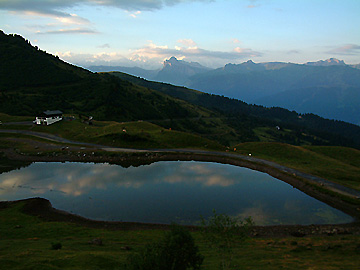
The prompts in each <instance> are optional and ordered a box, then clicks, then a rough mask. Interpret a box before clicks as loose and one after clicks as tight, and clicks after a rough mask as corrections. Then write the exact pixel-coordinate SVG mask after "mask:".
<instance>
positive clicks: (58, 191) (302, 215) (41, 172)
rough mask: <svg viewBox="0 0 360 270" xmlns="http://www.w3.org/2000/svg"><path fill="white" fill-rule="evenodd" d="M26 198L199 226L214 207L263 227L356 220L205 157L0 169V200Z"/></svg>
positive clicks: (105, 215) (114, 216) (102, 214)
mask: <svg viewBox="0 0 360 270" xmlns="http://www.w3.org/2000/svg"><path fill="white" fill-rule="evenodd" d="M29 197H43V198H47V199H49V200H50V201H51V203H52V204H53V206H54V207H55V208H58V209H62V210H65V211H69V212H71V213H75V214H79V215H81V216H84V217H88V218H92V219H98V220H117V221H135V222H154V223H171V222H176V223H181V224H195V223H196V222H197V221H198V220H199V218H200V215H202V216H204V217H207V216H209V215H211V214H212V210H213V209H215V210H216V211H217V212H218V213H226V214H228V215H231V216H239V217H242V218H243V217H248V216H251V217H252V218H253V219H254V220H255V222H256V224H258V225H268V224H324V223H343V222H350V221H352V218H351V217H350V216H348V215H346V214H344V213H342V212H340V211H338V210H336V209H333V208H331V207H329V206H327V205H326V204H324V203H322V202H319V201H317V200H315V199H313V198H311V197H309V196H307V195H306V194H304V193H302V192H300V191H298V190H297V189H294V188H292V187H291V186H290V185H288V184H286V183H284V182H282V181H280V180H277V179H275V178H273V177H271V176H269V175H267V174H264V173H261V172H257V171H253V170H250V169H247V168H241V167H236V166H231V165H224V164H217V163H205V162H181V161H176V162H174V161H169V162H157V163H153V164H151V165H145V166H140V167H129V168H123V167H121V166H117V165H109V164H92V163H34V164H32V165H30V166H29V167H26V168H23V169H20V170H15V171H11V172H9V173H4V174H1V175H0V200H17V199H24V198H29Z"/></svg>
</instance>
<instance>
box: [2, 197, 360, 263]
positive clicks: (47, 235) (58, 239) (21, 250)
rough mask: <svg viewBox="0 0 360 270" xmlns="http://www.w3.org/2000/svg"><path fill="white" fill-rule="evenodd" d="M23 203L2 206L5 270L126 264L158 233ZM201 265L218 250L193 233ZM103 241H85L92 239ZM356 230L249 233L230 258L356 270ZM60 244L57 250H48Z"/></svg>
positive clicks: (217, 257)
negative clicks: (67, 217) (52, 215)
mask: <svg viewBox="0 0 360 270" xmlns="http://www.w3.org/2000/svg"><path fill="white" fill-rule="evenodd" d="M23 206H24V203H18V204H16V205H14V206H12V207H9V208H3V209H0V234H1V236H2V237H1V239H0V246H1V247H2V251H1V253H0V263H1V267H2V268H3V269H13V270H25V269H54V270H55V269H89V270H91V269H125V263H126V260H127V257H128V256H129V255H130V254H133V253H136V252H138V251H139V250H140V248H141V247H143V246H145V245H146V244H147V243H152V242H155V241H156V240H158V239H159V238H161V237H162V236H163V235H164V232H163V231H161V230H154V229H153V230H141V229H139V230H119V231H113V230H106V229H94V228H87V227H81V226H78V225H74V224H70V223H65V222H49V221H43V220H41V219H40V218H39V217H35V216H30V215H27V214H24V213H23V212H22V208H23ZM191 235H192V236H193V237H194V239H195V244H196V245H198V246H199V251H200V253H201V254H202V255H203V256H204V257H205V260H204V263H203V269H207V270H213V269H214V270H215V269H219V263H220V261H221V259H222V258H221V255H220V254H219V252H218V250H216V249H214V248H211V247H210V246H209V244H208V243H207V242H205V240H204V238H203V237H202V235H201V234H200V233H199V232H191ZM96 238H99V239H101V240H102V243H103V244H102V245H96V244H89V243H91V241H92V240H93V239H96ZM359 241H360V237H359V236H358V235H334V236H322V237H319V236H309V237H303V238H298V237H286V238H285V237H283V238H282V237H280V238H278V237H276V238H261V237H258V238H251V239H248V240H247V241H245V242H243V241H239V242H236V243H235V246H234V248H233V252H234V256H233V263H234V265H237V267H240V266H241V269H264V270H267V269H269V270H275V269H276V270H277V269H282V268H283V269H289V270H292V269H294V270H295V269H296V270H297V269H309V268H312V269H357V267H358V265H359V264H360V259H359V258H360V257H359ZM54 244H61V249H58V250H55V249H52V247H53V246H54Z"/></svg>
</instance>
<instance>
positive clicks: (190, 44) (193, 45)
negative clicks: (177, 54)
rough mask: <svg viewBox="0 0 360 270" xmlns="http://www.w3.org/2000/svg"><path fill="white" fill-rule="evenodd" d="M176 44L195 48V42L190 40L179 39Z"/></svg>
mask: <svg viewBox="0 0 360 270" xmlns="http://www.w3.org/2000/svg"><path fill="white" fill-rule="evenodd" d="M177 42H178V43H181V44H183V45H185V46H188V47H196V42H195V41H193V40H192V39H179V40H178V41H177Z"/></svg>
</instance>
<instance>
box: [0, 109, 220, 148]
mask: <svg viewBox="0 0 360 270" xmlns="http://www.w3.org/2000/svg"><path fill="white" fill-rule="evenodd" d="M9 119H14V118H13V117H12V116H9ZM0 128H2V129H19V130H32V131H39V132H46V133H51V134H55V135H58V136H60V137H63V138H66V139H69V140H75V141H81V142H89V143H94V144H104V145H108V146H114V147H127V148H169V149H170V148H195V149H212V150H223V149H224V148H225V147H224V146H221V145H220V144H219V143H217V142H215V141H212V140H209V139H206V138H203V137H200V136H198V135H194V134H191V133H187V132H181V131H176V130H171V129H170V128H169V129H166V128H163V127H160V126H158V125H155V124H152V123H149V122H145V121H136V122H125V123H119V122H114V121H94V124H93V125H88V124H85V123H82V122H81V121H80V120H78V119H77V120H73V121H61V122H58V123H56V124H53V125H50V126H15V125H11V126H8V125H2V126H0ZM11 136H13V135H11ZM14 136H15V135H14Z"/></svg>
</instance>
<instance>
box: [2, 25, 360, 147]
mask: <svg viewBox="0 0 360 270" xmlns="http://www.w3.org/2000/svg"><path fill="white" fill-rule="evenodd" d="M0 56H1V61H0V113H7V114H11V115H31V116H35V115H36V114H38V113H39V112H42V111H45V110H61V111H63V112H65V113H71V114H84V115H91V116H93V117H94V119H96V120H114V121H119V122H122V121H134V120H148V121H150V122H153V123H156V124H158V125H160V126H162V127H164V128H172V129H175V130H179V131H183V132H189V133H192V134H196V135H197V136H202V137H204V138H207V139H211V140H214V141H217V142H218V143H220V144H222V145H224V146H232V145H236V144H238V143H241V142H246V141H278V142H285V143H291V144H313V145H343V146H352V147H360V127H359V126H356V125H352V124H349V123H345V122H342V121H332V120H326V119H323V118H321V117H319V116H316V115H314V114H298V113H296V112H291V111H289V110H286V109H281V108H264V107H262V106H255V105H249V104H246V103H245V102H243V101H240V100H236V99H230V98H227V97H223V96H218V95H213V94H207V93H203V92H200V91H196V90H191V89H188V88H185V87H178V86H174V85H171V84H164V83H158V82H151V81H147V80H144V79H141V78H138V77H135V76H131V75H129V74H125V73H120V72H111V73H93V72H90V71H89V70H86V69H82V68H80V67H77V66H74V65H71V64H68V63H66V62H64V61H62V60H61V59H59V58H58V57H56V56H53V55H51V54H48V53H46V52H45V51H42V50H41V49H39V48H37V47H35V46H32V45H31V44H30V42H29V41H27V40H26V39H25V38H23V37H21V36H19V35H6V34H5V33H3V32H1V31H0ZM176 61H177V60H176ZM174 62H175V59H171V61H169V63H171V64H172V65H173V63H174ZM179 62H180V61H179ZM175 63H177V62H175ZM180 64H186V63H184V62H180ZM172 65H171V66H172ZM248 65H249V66H250V67H252V66H253V65H256V64H254V63H250V62H249V63H248ZM168 66H170V65H168ZM192 68H193V70H194V72H195V73H196V72H197V71H199V70H200V69H202V68H201V67H199V65H197V64H195V63H193V64H192ZM236 68H239V67H236ZM207 72H209V71H207ZM210 72H211V71H210ZM201 74H204V73H201ZM197 75H199V74H197ZM197 75H195V76H197Z"/></svg>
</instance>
